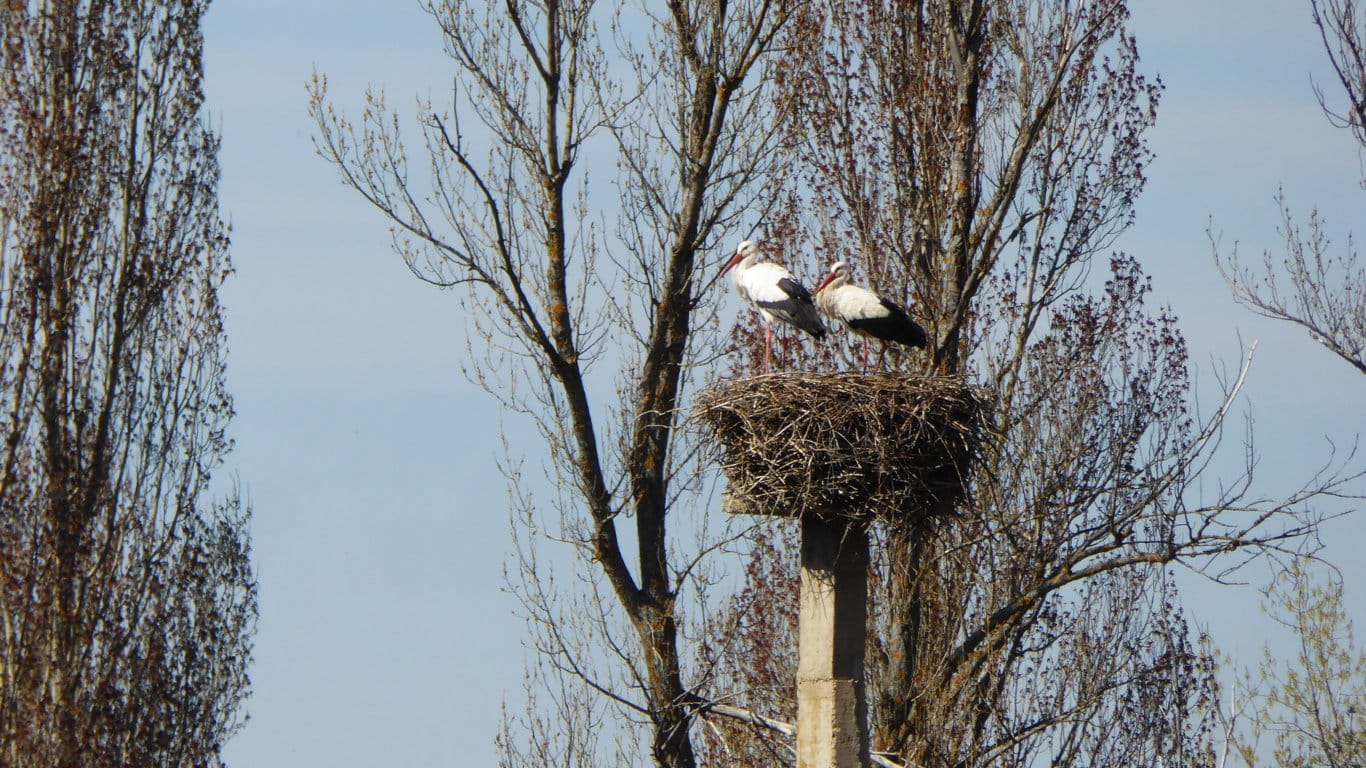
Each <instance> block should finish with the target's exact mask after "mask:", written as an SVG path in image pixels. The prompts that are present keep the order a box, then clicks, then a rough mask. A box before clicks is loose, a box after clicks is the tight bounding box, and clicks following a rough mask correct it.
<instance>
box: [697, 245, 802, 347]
mask: <svg viewBox="0 0 1366 768" xmlns="http://www.w3.org/2000/svg"><path fill="white" fill-rule="evenodd" d="M758 256H759V245H758V244H757V243H755V242H753V241H751V240H746V241H744V242H742V243H740V247H738V248H736V249H735V255H734V256H732V257H731V259H730V261H728V262H726V266H725V268H724V269H722V270H721V274H723V275H724V274H726V273H727V272H731V270H734V271H733V272H731V275H730V277H731V280H733V281H734V282H735V290H737V291H739V292H740V295H741V296H743V297H744V298H745V299H746V300H748V301H749V302H750V303H751V304H753V305H754V308H755V309H757V310H759V314H760V315H763V317H764V370H765V371H767V370H769V366H770V358H771V357H772V355H773V351H772V350H773V321H774V320H781V321H782V322H784V323H787V324H789V325H795V326H797V327H798V328H800V329H802V330H803V331H806V332H807V333H809V334H811V335H812V336H815V337H816V338H818V339H820V338H824V337H825V326H824V325H822V324H821V318H820V314H819V313H817V312H816V303H815V302H814V301H813V300H812V299H811V293H810V292H809V291H807V290H806V288H805V287H803V286H802V284H801V283H799V282H797V279H796V278H794V277H793V276H792V273H791V272H788V271H787V270H786V269H783V267H782V266H780V265H778V264H774V263H773V262H771V261H761V262H758V263H757V264H756V263H755V261H754V260H755V259H756V258H758Z"/></svg>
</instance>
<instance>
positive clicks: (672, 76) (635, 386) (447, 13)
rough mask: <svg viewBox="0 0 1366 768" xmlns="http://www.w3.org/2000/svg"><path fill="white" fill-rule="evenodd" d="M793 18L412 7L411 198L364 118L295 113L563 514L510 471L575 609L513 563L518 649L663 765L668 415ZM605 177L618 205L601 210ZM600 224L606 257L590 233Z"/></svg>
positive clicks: (678, 747) (671, 424)
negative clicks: (456, 329) (418, 10)
mask: <svg viewBox="0 0 1366 768" xmlns="http://www.w3.org/2000/svg"><path fill="white" fill-rule="evenodd" d="M792 5H793V4H792V3H788V2H784V1H783V0H745V1H743V2H716V1H714V0H692V1H686V2H685V1H683V0H678V1H677V2H668V3H662V4H657V5H652V6H651V7H647V8H633V7H624V8H622V9H614V8H598V7H597V4H595V3H594V2H592V1H591V0H550V1H549V2H537V3H533V2H524V1H523V0H512V1H511V2H508V3H506V4H500V5H498V6H497V7H493V6H485V5H483V4H479V3H468V2H463V1H460V0H427V2H424V3H423V7H424V8H425V9H426V10H427V11H428V12H429V13H430V14H431V15H432V17H433V19H434V20H435V21H436V22H437V23H438V24H439V25H440V27H441V29H442V32H443V34H444V38H445V45H446V53H447V54H448V55H449V56H450V58H451V60H452V62H453V64H454V66H455V70H456V75H455V88H454V93H453V95H452V104H451V106H450V107H449V108H447V109H446V110H438V109H434V108H432V107H431V106H430V105H427V104H422V105H420V107H419V115H418V120H417V123H418V125H417V128H418V130H420V133H421V137H422V141H423V143H424V147H423V151H422V152H421V153H420V154H421V160H420V162H419V163H413V166H414V167H421V168H424V169H429V170H430V176H429V177H428V178H419V177H416V176H415V175H414V173H413V172H412V171H411V170H410V161H411V157H410V154H409V152H408V150H407V149H406V147H405V145H404V144H403V133H404V129H403V127H402V124H401V122H400V121H399V120H398V118H397V117H396V116H394V115H392V114H391V113H389V112H388V111H387V109H386V108H385V107H384V104H383V97H382V95H379V94H371V95H370V97H369V100H368V102H369V106H368V107H367V108H366V110H365V111H364V113H363V114H362V116H361V118H360V120H359V121H358V123H352V122H350V121H348V120H347V119H346V118H345V116H344V115H342V114H339V113H337V112H335V111H334V110H333V109H332V108H331V107H330V106H329V105H328V103H327V101H326V92H325V91H326V88H325V81H324V80H323V79H322V78H319V79H317V80H316V81H315V82H314V85H313V90H312V102H311V104H312V114H313V116H314V118H315V120H316V124H317V134H316V139H317V145H318V148H319V152H320V154H321V155H322V156H323V157H324V158H325V159H327V160H329V161H330V162H332V163H333V164H335V166H336V167H337V168H338V170H339V171H340V173H341V175H342V178H343V180H344V181H345V182H346V183H347V184H348V185H349V186H351V187H352V188H354V189H355V190H357V191H358V192H359V193H360V194H361V195H363V196H364V197H365V198H366V199H367V200H369V201H370V202H371V203H373V204H374V205H375V206H376V207H377V208H378V209H379V210H380V211H381V212H382V213H383V214H384V215H385V216H386V217H387V218H388V219H389V221H390V222H391V224H392V226H393V231H394V236H395V246H396V248H397V249H398V251H399V252H400V253H401V254H402V255H403V257H404V258H405V259H406V260H407V263H408V264H409V266H410V267H411V268H412V269H413V271H414V272H415V273H416V274H417V275H418V276H419V277H420V278H422V279H424V280H426V281H429V282H431V283H434V284H437V285H445V286H451V285H461V286H462V287H464V288H467V289H468V290H467V291H466V292H462V294H461V296H462V300H465V301H467V306H468V307H469V308H470V310H471V313H470V315H471V322H472V329H471V338H472V340H473V341H474V343H475V344H474V349H473V359H472V364H471V374H472V375H473V376H474V377H475V378H476V379H477V380H479V381H480V382H482V383H484V384H485V386H486V388H487V389H488V390H489V391H490V392H491V393H493V394H494V395H495V397H498V398H499V399H500V401H501V402H502V404H503V405H504V407H505V408H506V409H508V410H509V411H511V412H517V413H525V414H529V415H530V417H531V419H532V420H533V421H534V423H535V424H536V426H537V428H538V429H539V431H540V433H541V434H542V436H543V437H544V438H545V441H546V446H547V452H548V454H547V463H548V464H549V471H550V473H551V476H552V477H553V478H554V483H555V485H556V487H557V488H558V489H559V490H558V493H557V494H555V495H553V496H552V497H550V498H549V499H548V500H544V499H541V498H536V497H526V496H523V495H521V494H523V493H524V492H525V491H526V488H527V484H525V483H519V482H516V481H515V478H516V475H515V473H514V470H516V469H517V468H518V467H520V463H518V462H517V461H511V462H509V465H508V467H509V474H510V475H513V476H514V484H513V492H514V509H515V510H517V511H518V512H519V516H518V517H519V519H520V520H523V521H525V523H526V525H527V526H528V527H527V528H526V529H525V530H527V531H530V532H533V534H534V532H535V531H537V530H544V529H545V527H546V526H548V525H551V524H552V521H553V517H551V516H550V515H547V514H546V512H545V507H546V506H547V505H548V506H550V507H552V508H558V512H559V515H560V520H561V526H560V530H559V532H558V533H556V534H555V536H557V537H558V538H562V539H566V540H568V541H570V542H571V543H572V544H574V545H575V547H576V549H577V552H578V561H577V562H578V565H577V567H576V569H575V570H576V575H575V578H576V580H577V581H579V582H581V583H583V584H584V586H583V587H582V588H583V589H584V590H587V591H588V595H587V597H582V596H581V597H580V598H573V597H571V596H568V595H564V594H561V593H560V592H558V591H556V587H555V586H554V582H552V580H551V577H550V574H549V573H546V572H544V571H543V570H541V569H542V568H544V567H545V566H544V564H543V562H542V561H541V560H540V559H538V558H537V557H536V556H535V554H534V551H533V549H534V544H533V543H532V542H527V544H528V546H529V547H532V548H533V549H527V550H523V551H522V552H521V560H520V562H519V568H520V570H519V572H518V574H514V576H513V583H514V586H517V587H518V588H519V594H520V596H521V597H522V599H523V601H524V606H525V608H526V610H527V613H528V615H529V616H530V617H531V618H532V620H533V628H534V634H535V638H534V642H535V643H536V645H537V648H538V649H539V650H540V651H542V652H543V653H545V654H546V656H547V658H550V659H551V660H552V662H553V665H554V669H555V670H556V673H557V674H558V673H562V674H567V675H569V676H570V677H574V678H577V679H578V681H579V684H580V685H587V686H589V687H590V688H591V689H593V690H595V691H597V692H598V693H599V694H602V695H604V696H605V697H606V698H607V700H608V701H610V702H612V704H613V706H614V707H616V709H617V711H618V712H619V713H620V715H621V717H619V718H618V720H635V721H639V722H641V723H642V724H643V725H644V727H645V730H646V732H647V733H648V736H647V738H646V740H647V741H648V742H649V745H650V746H649V750H650V754H651V755H652V756H653V758H654V760H655V761H656V762H657V763H658V764H659V765H664V766H680V767H681V766H692V765H695V764H696V753H695V749H694V746H693V739H692V731H691V727H690V721H691V713H692V711H693V709H694V707H695V704H696V703H695V701H694V697H693V694H692V692H691V690H690V688H689V687H688V686H687V685H685V683H684V680H683V676H682V675H683V672H682V662H681V658H682V657H681V655H680V642H681V641H680V637H679V624H678V615H679V614H678V612H679V610H680V607H679V603H680V590H681V589H684V588H685V587H686V585H687V584H688V582H689V579H690V577H691V576H692V575H693V573H694V571H693V568H692V563H693V556H692V555H688V554H686V553H685V554H683V555H682V556H681V557H678V559H675V558H676V556H677V554H678V553H677V551H676V550H675V548H674V546H673V543H672V542H671V537H670V525H669V523H670V521H671V519H673V515H674V513H675V512H676V511H677V510H679V509H681V508H685V507H686V499H688V498H691V497H694V495H695V494H696V492H697V491H698V485H697V483H696V482H695V480H696V475H695V473H694V469H695V466H696V461H695V455H694V451H693V450H692V448H691V447H690V445H689V444H688V443H687V442H686V441H685V440H684V439H682V438H681V437H680V433H679V431H678V429H677V428H678V425H679V422H680V417H679V413H680V405H682V404H683V402H684V398H685V391H686V390H687V388H688V387H689V386H690V383H691V381H692V378H691V376H690V373H689V372H690V371H691V370H692V366H693V364H694V362H695V361H696V360H697V359H698V358H699V357H702V358H705V357H706V356H708V355H709V354H714V352H711V351H709V350H708V348H707V347H706V346H705V345H702V344H699V338H701V339H705V338H706V337H707V335H708V334H711V333H715V331H714V325H715V322H714V319H713V318H712V317H711V312H712V309H713V308H714V306H715V294H714V293H712V292H709V290H708V289H709V288H710V286H711V282H712V281H711V279H710V278H709V273H710V272H711V271H712V270H714V269H716V268H717V266H718V263H719V262H718V260H717V258H718V255H717V247H718V239H719V238H721V237H725V238H726V239H728V240H729V239H730V238H732V237H733V236H734V228H735V227H736V226H737V224H738V222H739V221H740V217H741V215H742V214H744V213H745V212H746V209H747V208H749V207H750V205H751V203H752V202H753V201H754V200H755V199H756V197H757V195H758V194H759V193H760V191H761V186H762V184H763V183H764V182H765V180H766V179H767V178H768V177H769V176H770V175H771V170H772V166H773V163H774V161H775V159H776V156H775V154H774V151H773V148H774V146H775V142H774V141H773V133H774V130H775V126H776V121H775V120H773V119H772V118H771V114H772V112H773V111H774V109H775V107H774V102H773V100H772V99H771V97H769V95H768V90H769V89H768V87H767V86H766V84H765V79H764V77H763V74H764V72H765V71H766V69H767V68H769V67H771V66H773V62H772V61H771V59H770V56H769V52H770V50H771V48H772V46H773V43H774V39H775V37H776V35H777V34H778V33H779V32H780V30H781V29H782V27H783V26H784V24H785V23H786V20H787V18H788V16H789V14H790V12H791V6H792ZM604 25H607V27H608V28H609V29H610V30H612V31H613V34H614V42H615V44H614V45H613V46H612V53H611V54H610V55H609V54H608V53H606V52H604V50H603V45H602V43H601V40H602V39H603V38H604V37H605V35H604V33H603V32H602V31H601V29H602V28H603V26H604ZM621 72H627V73H634V74H633V75H632V76H631V77H629V78H627V79H625V80H619V79H618V73H621ZM614 165H616V166H619V168H620V173H619V175H616V177H615V184H616V185H617V191H618V195H617V197H615V198H609V200H608V202H601V198H600V195H601V194H603V193H602V192H600V190H602V189H603V188H608V189H610V188H611V185H612V183H613V176H609V175H606V171H607V169H612V168H613V166H614ZM614 210H616V211H620V212H621V215H620V218H619V219H618V224H617V228H616V234H617V238H616V242H617V244H616V245H613V246H611V248H610V249H609V248H607V247H606V246H605V242H606V241H605V239H604V232H603V231H601V230H600V229H599V228H598V226H597V222H598V221H599V220H600V218H601V217H602V216H603V213H602V212H604V211H614ZM699 330H700V333H699ZM613 380H615V383H616V392H611V391H608V392H605V393H604V392H602V390H601V385H602V384H603V383H610V382H612V381H613ZM609 390H610V388H609ZM520 513H525V514H520ZM624 524H629V525H630V527H629V528H626V529H625V530H623V525H624ZM623 625H624V627H625V628H626V629H625V631H624V632H623ZM575 632H581V633H582V632H588V633H595V636H594V640H593V642H591V643H585V642H584V640H583V638H582V637H581V636H572V635H573V633H575ZM532 736H533V738H534V734H533V735H532Z"/></svg>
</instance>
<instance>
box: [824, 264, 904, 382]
mask: <svg viewBox="0 0 1366 768" xmlns="http://www.w3.org/2000/svg"><path fill="white" fill-rule="evenodd" d="M816 305H817V306H819V307H820V310H821V311H822V312H824V313H825V314H826V315H828V316H829V317H831V318H832V319H835V320H838V321H840V322H841V323H843V324H844V326H845V327H846V328H848V329H849V330H850V331H853V332H854V333H856V334H858V335H859V336H862V337H863V370H865V371H866V370H868V339H877V340H878V341H880V342H882V353H883V354H884V355H885V354H886V353H887V342H889V341H894V342H896V343H898V344H904V345H906V346H908V347H923V346H925V342H926V340H927V339H926V337H925V329H924V328H921V327H920V326H919V325H917V324H916V322H915V321H914V320H912V319H911V316H910V315H908V314H906V310H904V309H902V308H901V307H899V306H897V305H896V304H894V303H892V302H891V301H889V300H887V299H885V298H883V297H881V296H879V295H877V294H876V293H873V292H872V291H870V290H868V289H867V288H860V287H859V286H857V285H850V284H849V265H847V264H845V263H844V262H842V261H837V262H835V263H834V264H831V265H830V274H828V275H826V276H825V279H824V280H822V281H821V284H820V285H818V286H816ZM878 364H879V365H881V364H882V357H881V356H879V357H878Z"/></svg>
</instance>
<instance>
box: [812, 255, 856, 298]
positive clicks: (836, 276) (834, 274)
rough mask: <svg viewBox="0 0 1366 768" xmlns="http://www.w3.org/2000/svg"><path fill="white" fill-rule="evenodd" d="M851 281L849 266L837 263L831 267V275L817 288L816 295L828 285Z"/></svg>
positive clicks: (840, 262)
mask: <svg viewBox="0 0 1366 768" xmlns="http://www.w3.org/2000/svg"><path fill="white" fill-rule="evenodd" d="M848 279H849V265H848V264H845V263H844V262H842V261H837V262H835V263H834V264H831V265H830V274H828V275H826V276H825V279H824V280H822V281H821V284H820V285H818V286H816V291H815V292H816V293H820V292H821V291H822V290H823V289H824V288H825V287H826V286H827V285H830V284H831V283H833V282H835V281H836V280H839V281H841V282H843V281H845V280H848Z"/></svg>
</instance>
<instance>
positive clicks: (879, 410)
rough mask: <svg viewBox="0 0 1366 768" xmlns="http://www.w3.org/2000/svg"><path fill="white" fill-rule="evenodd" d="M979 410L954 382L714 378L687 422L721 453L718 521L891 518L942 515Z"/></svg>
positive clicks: (982, 409)
mask: <svg viewBox="0 0 1366 768" xmlns="http://www.w3.org/2000/svg"><path fill="white" fill-rule="evenodd" d="M987 402H988V400H987V397H986V393H985V391H984V390H983V389H981V388H980V387H975V386H972V385H969V384H967V383H966V382H965V381H964V380H963V379H961V378H958V377H926V376H913V375H908V374H899V373H883V374H856V373H803V372H785V373H775V374H765V375H762V376H752V377H748V378H742V379H730V380H724V381H722V382H720V383H718V384H716V385H714V386H712V387H710V388H708V389H707V390H705V391H704V392H702V394H701V395H699V397H698V401H697V407H696V414H697V417H698V418H699V419H700V420H701V422H702V424H703V425H704V427H705V428H706V431H707V432H708V434H709V436H710V437H711V439H712V440H713V441H714V442H715V443H716V444H717V445H718V446H719V447H720V453H721V469H722V471H723V472H724V474H725V476H726V480H727V482H728V483H729V491H728V493H727V501H726V502H725V505H724V508H725V509H726V511H728V512H732V513H740V514H756V515H774V516H782V517H796V516H800V515H802V514H806V513H808V512H811V513H819V514H823V515H828V514H836V515H841V516H849V517H855V518H863V519H870V520H871V519H878V518H881V519H891V520H896V519H904V518H906V517H907V516H923V515H927V514H930V515H932V514H947V513H950V512H952V509H953V505H954V504H955V503H956V502H957V501H958V499H959V498H960V497H961V496H962V493H963V489H964V486H965V484H966V478H967V474H968V470H969V468H970V465H971V463H972V460H973V459H974V457H975V456H976V455H977V454H978V452H979V451H980V450H981V446H982V443H983V441H984V440H985V439H987V437H988V436H989V434H990V429H989V418H990V409H989V407H988V405H987Z"/></svg>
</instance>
